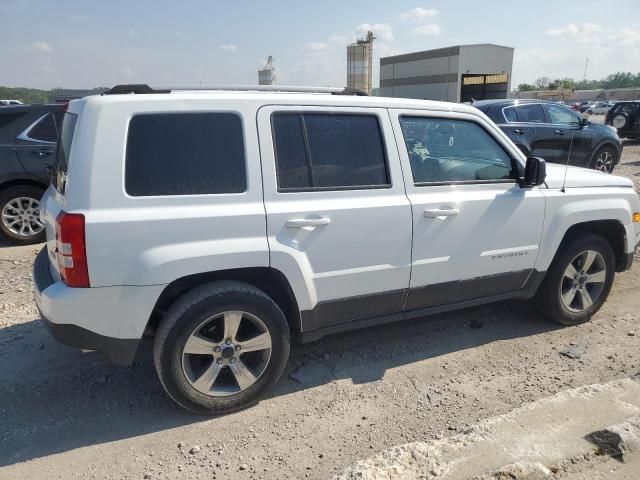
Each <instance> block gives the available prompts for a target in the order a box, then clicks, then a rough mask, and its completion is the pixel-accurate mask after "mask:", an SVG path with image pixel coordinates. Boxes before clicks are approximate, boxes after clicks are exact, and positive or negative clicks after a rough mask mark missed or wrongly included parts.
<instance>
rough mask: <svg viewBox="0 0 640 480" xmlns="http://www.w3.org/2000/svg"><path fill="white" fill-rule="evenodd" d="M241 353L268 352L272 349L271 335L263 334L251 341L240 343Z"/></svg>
mask: <svg viewBox="0 0 640 480" xmlns="http://www.w3.org/2000/svg"><path fill="white" fill-rule="evenodd" d="M237 345H239V346H240V349H241V350H240V351H241V352H243V353H244V352H257V351H259V350H266V349H267V348H271V335H269V334H268V333H267V332H264V333H261V334H260V335H257V336H255V337H253V338H251V339H249V340H245V341H243V342H238V343H237Z"/></svg>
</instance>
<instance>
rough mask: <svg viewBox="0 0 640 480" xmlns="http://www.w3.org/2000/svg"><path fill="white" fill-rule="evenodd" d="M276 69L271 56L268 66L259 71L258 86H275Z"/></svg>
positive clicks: (268, 59)
mask: <svg viewBox="0 0 640 480" xmlns="http://www.w3.org/2000/svg"><path fill="white" fill-rule="evenodd" d="M275 84H276V67H274V66H273V57H272V56H271V55H269V58H267V64H266V65H265V66H264V68H263V69H262V70H258V85H275Z"/></svg>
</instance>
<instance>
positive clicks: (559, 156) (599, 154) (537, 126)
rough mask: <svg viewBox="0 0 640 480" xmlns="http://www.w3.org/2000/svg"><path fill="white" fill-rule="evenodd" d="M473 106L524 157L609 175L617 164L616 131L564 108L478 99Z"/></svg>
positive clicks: (543, 103)
mask: <svg viewBox="0 0 640 480" xmlns="http://www.w3.org/2000/svg"><path fill="white" fill-rule="evenodd" d="M473 106H474V107H476V108H478V109H480V110H481V111H482V112H484V113H485V114H486V115H487V116H488V117H489V118H490V119H491V120H493V121H494V122H495V123H496V124H497V125H498V126H499V127H500V128H501V129H502V130H503V131H504V132H505V133H506V134H507V135H508V136H509V138H511V140H513V142H514V143H515V144H516V145H517V146H518V148H519V149H520V150H522V152H523V153H524V154H525V155H527V156H533V157H542V158H544V159H545V160H546V161H547V162H553V163H561V164H567V163H568V164H569V165H573V166H576V167H587V168H593V169H595V170H600V171H603V172H608V173H611V172H612V171H613V167H614V166H615V165H617V164H618V162H619V161H620V154H621V153H622V142H621V141H620V138H619V137H618V134H617V133H616V131H615V129H613V128H611V127H610V126H608V125H601V124H596V123H592V122H591V121H590V120H587V119H586V118H584V117H582V116H581V115H578V114H577V113H576V112H574V111H573V110H571V109H570V108H567V107H565V106H564V105H560V104H558V103H555V102H547V101H544V100H481V101H477V102H474V103H473ZM569 155H570V158H569Z"/></svg>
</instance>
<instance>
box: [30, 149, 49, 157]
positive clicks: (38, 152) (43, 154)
mask: <svg viewBox="0 0 640 480" xmlns="http://www.w3.org/2000/svg"><path fill="white" fill-rule="evenodd" d="M52 153H53V150H49V149H46V150H45V149H43V150H31V154H33V155H37V156H38V157H46V156H47V155H51V154H52Z"/></svg>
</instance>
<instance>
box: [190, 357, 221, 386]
mask: <svg viewBox="0 0 640 480" xmlns="http://www.w3.org/2000/svg"><path fill="white" fill-rule="evenodd" d="M221 370H222V365H220V364H218V363H216V362H215V361H213V362H211V365H209V368H207V369H206V370H205V371H204V372H203V373H202V375H200V376H199V377H198V378H197V380H196V381H195V382H193V384H194V386H195V387H196V388H197V389H198V390H200V391H203V392H208V391H210V390H211V388H212V387H213V384H214V383H215V382H216V380H217V378H218V375H220V371H221Z"/></svg>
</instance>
